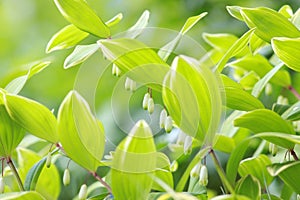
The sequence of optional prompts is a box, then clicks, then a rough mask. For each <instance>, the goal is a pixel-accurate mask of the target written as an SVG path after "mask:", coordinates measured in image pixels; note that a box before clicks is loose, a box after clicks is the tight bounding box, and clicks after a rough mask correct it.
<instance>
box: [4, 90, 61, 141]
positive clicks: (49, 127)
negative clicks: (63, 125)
mask: <svg viewBox="0 0 300 200" xmlns="http://www.w3.org/2000/svg"><path fill="white" fill-rule="evenodd" d="M5 107H6V109H7V111H8V113H9V115H10V116H11V117H12V119H13V120H14V121H16V122H17V123H18V124H19V125H20V126H22V127H23V128H24V129H25V130H27V131H28V132H29V133H31V134H33V135H35V136H37V137H39V138H42V139H45V140H47V141H49V142H51V143H56V142H58V134H57V130H56V125H57V121H56V118H55V116H54V115H53V113H52V112H51V111H50V110H49V109H48V108H47V107H45V106H44V105H42V104H40V103H38V102H36V101H33V100H31V99H28V98H25V97H21V96H18V95H13V94H6V95H5Z"/></svg>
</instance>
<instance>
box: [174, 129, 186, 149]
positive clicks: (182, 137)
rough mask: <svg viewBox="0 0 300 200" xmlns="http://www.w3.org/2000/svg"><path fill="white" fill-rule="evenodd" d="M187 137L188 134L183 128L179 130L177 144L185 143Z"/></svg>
mask: <svg viewBox="0 0 300 200" xmlns="http://www.w3.org/2000/svg"><path fill="white" fill-rule="evenodd" d="M186 137H187V135H186V134H185V133H184V132H183V131H182V130H179V133H178V136H177V141H176V144H179V145H183V144H184V141H185V138H186Z"/></svg>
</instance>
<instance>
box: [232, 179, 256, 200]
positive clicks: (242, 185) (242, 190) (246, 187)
mask: <svg viewBox="0 0 300 200" xmlns="http://www.w3.org/2000/svg"><path fill="white" fill-rule="evenodd" d="M235 191H236V193H237V194H240V195H244V196H247V197H249V198H250V199H253V200H260V199H261V198H260V196H261V187H260V183H259V181H258V180H257V179H256V178H255V177H253V176H252V175H247V176H244V177H242V178H241V180H240V181H239V182H238V185H237V186H236V189H235Z"/></svg>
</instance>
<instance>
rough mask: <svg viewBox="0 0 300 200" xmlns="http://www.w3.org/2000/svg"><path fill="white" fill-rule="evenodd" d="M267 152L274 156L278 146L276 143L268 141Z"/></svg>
mask: <svg viewBox="0 0 300 200" xmlns="http://www.w3.org/2000/svg"><path fill="white" fill-rule="evenodd" d="M269 152H270V153H271V154H272V156H276V154H277V152H278V147H277V145H276V144H273V143H270V144H269Z"/></svg>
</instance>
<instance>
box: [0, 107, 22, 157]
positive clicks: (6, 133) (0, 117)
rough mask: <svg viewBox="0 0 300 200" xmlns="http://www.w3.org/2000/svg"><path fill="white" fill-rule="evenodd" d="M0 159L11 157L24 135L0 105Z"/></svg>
mask: <svg viewBox="0 0 300 200" xmlns="http://www.w3.org/2000/svg"><path fill="white" fill-rule="evenodd" d="M0 133H1V134H0V157H8V156H11V154H12V152H13V150H15V148H16V147H17V146H18V145H19V143H20V142H21V140H22V139H23V137H24V135H25V130H24V129H23V128H22V127H21V126H20V125H18V124H17V123H16V122H15V121H13V120H12V119H11V118H10V116H9V114H8V113H7V111H6V109H5V106H4V105H3V104H2V105H0Z"/></svg>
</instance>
